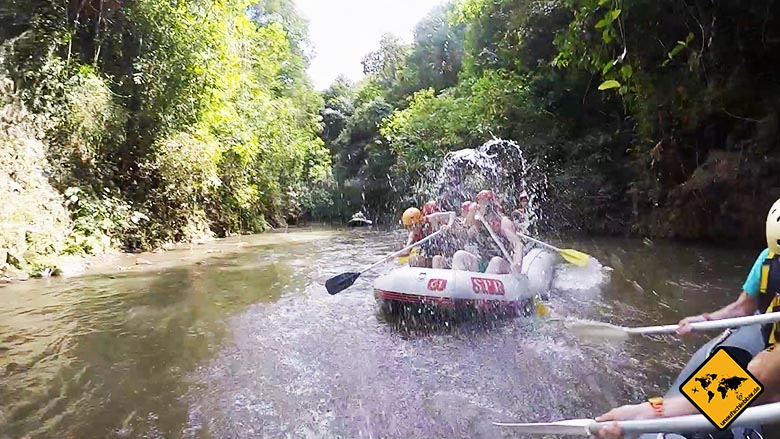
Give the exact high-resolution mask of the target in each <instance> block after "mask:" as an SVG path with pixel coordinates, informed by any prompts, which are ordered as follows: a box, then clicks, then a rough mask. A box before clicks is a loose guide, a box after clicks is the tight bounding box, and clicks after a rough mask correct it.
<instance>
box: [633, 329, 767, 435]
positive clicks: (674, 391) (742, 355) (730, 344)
mask: <svg viewBox="0 0 780 439" xmlns="http://www.w3.org/2000/svg"><path fill="white" fill-rule="evenodd" d="M719 346H723V347H724V348H726V349H727V350H728V351H729V353H731V354H732V355H734V358H736V359H737V360H738V361H739V362H740V363H742V364H743V365H747V363H749V362H750V359H751V358H753V356H755V355H756V354H758V353H759V352H760V351H761V350H763V349H764V342H763V339H762V338H761V326H760V325H754V326H743V327H741V328H738V329H728V330H726V331H725V332H723V333H722V334H721V335H720V336H719V337H716V338H714V339H712V340H710V341H709V342H708V343H707V344H705V345H704V346H702V347H701V348H699V350H698V351H696V353H695V354H694V355H693V356H692V357H691V359H690V360H689V361H688V364H687V365H686V366H685V368H684V369H683V370H682V372H680V374H679V375H678V376H677V379H675V380H674V383H672V386H671V388H670V389H669V391H668V392H666V395H664V398H671V397H674V396H679V395H680V386H681V385H682V383H683V382H684V381H685V380H686V379H687V378H688V377H689V376H691V375H692V374H693V373H694V372H695V371H696V369H698V368H699V366H700V365H701V364H702V363H703V362H704V361H705V360H706V359H707V358H709V356H710V355H711V354H712V352H714V351H715V349H716V348H718V347H719ZM661 438H663V439H763V438H764V436H763V435H762V429H761V426H754V427H737V428H732V429H730V430H726V431H722V432H701V433H684V434H682V433H681V434H677V433H663V434H659V433H654V434H644V435H642V436H639V439H661Z"/></svg>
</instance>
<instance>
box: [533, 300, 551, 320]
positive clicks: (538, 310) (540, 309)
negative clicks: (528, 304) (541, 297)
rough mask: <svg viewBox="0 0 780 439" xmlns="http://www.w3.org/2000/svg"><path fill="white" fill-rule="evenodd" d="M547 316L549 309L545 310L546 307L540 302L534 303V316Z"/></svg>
mask: <svg viewBox="0 0 780 439" xmlns="http://www.w3.org/2000/svg"><path fill="white" fill-rule="evenodd" d="M548 314H550V309H549V308H547V305H545V304H544V303H542V302H540V301H538V300H537V301H536V315H538V316H541V317H546V316H547V315H548Z"/></svg>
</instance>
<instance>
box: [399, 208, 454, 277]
mask: <svg viewBox="0 0 780 439" xmlns="http://www.w3.org/2000/svg"><path fill="white" fill-rule="evenodd" d="M426 206H427V207H426ZM423 210H424V211H425V212H426V213H427V214H425V215H424V214H423V212H421V211H420V209H417V208H416V207H410V208H408V209H406V211H405V212H404V213H403V216H402V217H401V222H402V223H403V225H404V227H406V228H407V229H408V230H409V237H408V238H407V240H406V245H405V246H404V247H408V246H410V245H412V244H414V243H415V242H419V241H422V240H423V239H425V238H426V237H427V236H428V235H430V234H431V233H433V232H435V231H437V230H439V228H449V227H451V226H452V223H453V222H455V212H437V210H438V209H437V208H436V207H435V203H433V205H431V203H430V202H429V203H426V205H425V206H423ZM445 221H446V223H445ZM434 239H436V238H434ZM428 242H430V241H428ZM426 244H427V243H423V244H422V246H419V247H414V248H412V250H411V251H410V252H409V253H407V254H405V255H403V256H407V255H408V256H409V266H411V267H425V268H430V267H433V268H442V267H434V266H433V256H434V255H433V254H432V252H433V251H435V249H433V248H431V247H428V246H426ZM437 263H438V264H441V263H442V262H441V260H438V261H437Z"/></svg>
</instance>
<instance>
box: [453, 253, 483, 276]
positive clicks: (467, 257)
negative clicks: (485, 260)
mask: <svg viewBox="0 0 780 439" xmlns="http://www.w3.org/2000/svg"><path fill="white" fill-rule="evenodd" d="M452 269H453V270H461V271H479V259H477V257H476V256H474V255H472V254H471V253H469V252H466V251H463V250H458V251H457V252H455V255H454V256H453V257H452Z"/></svg>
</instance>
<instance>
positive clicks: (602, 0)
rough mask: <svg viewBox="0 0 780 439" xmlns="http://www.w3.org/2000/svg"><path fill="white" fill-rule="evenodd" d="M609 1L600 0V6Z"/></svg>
mask: <svg viewBox="0 0 780 439" xmlns="http://www.w3.org/2000/svg"><path fill="white" fill-rule="evenodd" d="M607 3H609V0H599V6H604V5H606V4H607Z"/></svg>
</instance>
